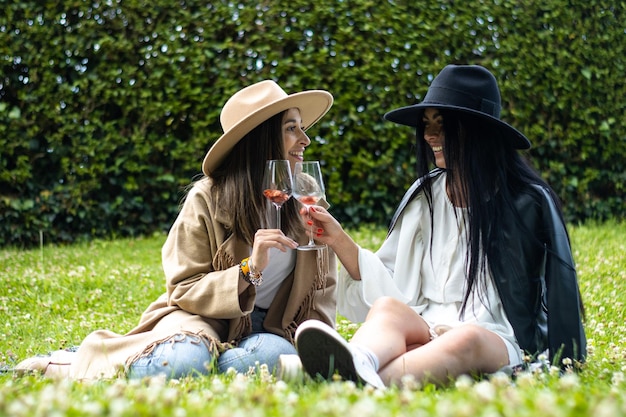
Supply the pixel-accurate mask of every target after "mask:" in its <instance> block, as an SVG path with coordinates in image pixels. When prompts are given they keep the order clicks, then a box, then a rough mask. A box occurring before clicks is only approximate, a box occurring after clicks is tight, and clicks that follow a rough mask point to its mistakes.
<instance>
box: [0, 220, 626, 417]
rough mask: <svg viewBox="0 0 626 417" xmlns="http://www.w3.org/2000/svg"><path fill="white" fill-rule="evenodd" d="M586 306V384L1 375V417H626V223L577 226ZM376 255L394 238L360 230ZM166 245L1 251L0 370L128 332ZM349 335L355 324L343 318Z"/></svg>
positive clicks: (158, 277)
mask: <svg viewBox="0 0 626 417" xmlns="http://www.w3.org/2000/svg"><path fill="white" fill-rule="evenodd" d="M570 232H571V236H572V246H573V248H574V257H575V259H576V262H577V265H578V270H579V277H580V285H581V291H582V293H583V298H584V301H585V304H586V308H587V321H586V323H585V326H586V332H587V336H588V339H589V356H588V363H587V364H586V366H585V369H584V371H583V372H582V373H580V374H568V375H566V376H564V377H560V378H559V377H557V376H555V375H553V374H552V373H551V372H549V371H548V372H543V373H535V374H523V375H522V376H521V377H520V378H518V379H517V380H515V381H511V380H510V379H509V378H507V377H504V376H497V377H495V378H492V379H490V380H488V381H487V380H484V381H473V380H470V379H468V378H460V379H459V380H458V381H457V382H456V384H455V385H453V386H451V387H449V388H445V389H435V388H434V387H432V386H426V387H422V388H420V387H410V386H409V387H405V388H403V389H398V388H392V389H388V390H385V391H375V390H372V389H370V388H367V387H365V388H363V387H358V386H355V385H354V384H352V383H350V382H342V381H336V382H332V383H318V382H309V383H305V384H300V383H284V382H277V381H275V380H274V379H273V377H272V376H271V375H269V374H268V373H267V372H265V371H264V370H261V371H260V372H257V373H256V374H251V375H230V374H227V375H216V376H209V377H203V378H197V379H184V380H179V381H169V382H166V381H163V380H160V379H152V380H147V381H140V382H137V381H125V380H115V381H98V382H95V383H94V382H92V383H85V382H83V383H81V382H72V381H52V380H48V379H44V378H41V377H37V376H27V377H15V376H13V375H12V374H3V375H0V416H5V415H6V416H63V415H69V416H104V415H115V416H187V415H189V416H192V415H211V416H215V417H220V416H224V417H238V416H242V417H243V416H246V417H247V416H252V417H254V416H281V417H289V416H342V417H345V416H348V415H350V416H352V415H358V416H359V417H369V416H376V417H379V416H380V417H385V416H404V415H406V416H409V415H410V416H455V417H456V416H468V417H470V416H472V417H474V416H542V417H544V416H546V417H547V416H581V415H593V416H596V417H605V416H606V417H613V416H626V394H625V391H626V381H625V378H624V374H625V373H626V326H625V324H624V323H625V318H626V309H625V308H624V305H625V302H626V223H616V222H607V223H604V224H586V225H581V226H574V227H571V228H570ZM352 234H353V236H355V237H356V240H357V241H359V242H360V243H361V244H362V245H363V246H366V247H369V248H372V249H376V248H377V247H378V246H379V245H380V243H381V242H382V240H383V239H384V236H385V231H384V230H382V229H376V228H363V229H361V230H357V231H353V233H352ZM164 239H165V237H164V236H162V235H156V236H153V237H150V238H142V239H126V240H116V241H94V242H91V243H85V244H78V245H73V246H66V247H57V246H48V245H43V247H42V248H38V249H35V250H29V251H23V250H14V249H5V250H0V283H1V287H0V366H1V365H7V366H11V365H13V364H15V363H16V362H18V361H20V360H21V359H24V358H26V357H29V356H32V355H35V354H38V353H45V352H48V351H51V350H55V349H60V348H64V347H68V346H72V345H77V344H79V343H80V342H81V340H82V339H83V337H85V336H86V335H87V334H88V333H89V332H91V331H93V330H96V329H110V330H114V331H117V332H119V333H124V332H126V331H128V330H130V329H131V328H132V327H133V326H134V325H135V324H136V323H137V321H138V319H139V316H140V314H141V313H142V312H143V310H144V309H145V308H146V306H147V305H148V304H149V303H150V302H151V301H152V300H154V299H155V298H156V297H157V296H158V295H160V294H161V293H162V291H163V290H164V288H165V287H164V285H165V284H164V278H163V274H162V271H161V265H160V247H161V245H162V243H163V241H164ZM338 327H339V330H340V332H341V333H342V334H344V335H345V336H346V337H350V336H351V335H352V333H353V332H354V330H355V329H356V327H357V325H356V324H354V323H350V322H348V321H347V320H344V319H342V320H340V323H339V326H338Z"/></svg>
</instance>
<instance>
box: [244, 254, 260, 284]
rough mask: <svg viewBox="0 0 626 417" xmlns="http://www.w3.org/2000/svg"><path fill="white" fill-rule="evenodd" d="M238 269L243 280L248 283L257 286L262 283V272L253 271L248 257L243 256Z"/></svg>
mask: <svg viewBox="0 0 626 417" xmlns="http://www.w3.org/2000/svg"><path fill="white" fill-rule="evenodd" d="M239 271H240V272H241V276H242V278H243V280H244V281H246V282H247V283H248V284H252V285H254V286H255V287H257V286H259V285H261V284H262V283H263V273H261V272H257V271H255V269H254V266H252V264H251V263H250V258H245V259H244V260H242V261H241V263H240V264H239Z"/></svg>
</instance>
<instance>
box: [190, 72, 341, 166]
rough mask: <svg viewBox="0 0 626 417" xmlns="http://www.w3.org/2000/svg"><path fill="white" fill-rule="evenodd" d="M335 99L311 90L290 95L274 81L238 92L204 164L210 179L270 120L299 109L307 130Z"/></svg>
mask: <svg viewBox="0 0 626 417" xmlns="http://www.w3.org/2000/svg"><path fill="white" fill-rule="evenodd" d="M332 105H333V96H332V95H331V94H330V93H329V92H328V91H324V90H308V91H302V92H300V93H294V94H290V95H288V94H287V93H285V92H284V91H283V89H282V88H280V86H279V85H278V84H276V83H275V82H274V81H271V80H265V81H261V82H258V83H256V84H252V85H250V86H248V87H246V88H244V89H242V90H239V91H238V92H236V93H235V94H234V95H233V96H232V97H231V98H229V99H228V101H227V102H226V104H224V107H223V108H222V113H221V114H220V123H221V125H222V130H223V131H224V134H223V135H222V136H221V137H220V138H219V139H218V140H217V141H215V143H214V144H213V146H211V149H209V151H208V152H207V154H206V156H205V157H204V162H203V163H202V172H204V174H205V175H210V174H211V173H212V172H213V171H214V170H215V169H216V168H217V167H218V166H219V165H220V164H221V163H222V161H223V160H224V158H225V157H226V155H228V153H229V152H230V151H231V150H232V149H233V147H234V146H235V145H236V144H237V142H239V141H240V140H241V139H242V138H243V137H244V136H245V135H246V134H247V133H249V132H250V131H252V129H254V128H255V127H257V126H258V125H260V124H261V123H263V122H264V121H266V120H267V119H269V118H270V117H272V116H274V115H276V114H278V113H280V112H282V111H285V110H288V109H291V108H293V107H297V108H298V109H300V116H301V117H302V125H303V126H304V130H307V129H308V128H310V127H311V126H312V125H314V124H315V123H316V122H317V121H318V120H319V119H321V118H322V116H324V115H325V114H326V112H328V110H329V109H330V107H331V106H332Z"/></svg>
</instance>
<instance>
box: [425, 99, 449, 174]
mask: <svg viewBox="0 0 626 417" xmlns="http://www.w3.org/2000/svg"><path fill="white" fill-rule="evenodd" d="M422 123H423V124H424V140H425V141H426V143H427V144H428V145H429V146H430V148H431V149H432V151H433V154H434V155H435V165H436V166H437V167H438V168H446V159H445V158H444V154H443V150H444V147H445V144H446V135H445V132H444V130H443V116H442V115H441V113H439V110H437V109H434V108H431V107H428V108H427V109H425V110H424V115H423V117H422Z"/></svg>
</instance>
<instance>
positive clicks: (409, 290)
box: [337, 174, 521, 362]
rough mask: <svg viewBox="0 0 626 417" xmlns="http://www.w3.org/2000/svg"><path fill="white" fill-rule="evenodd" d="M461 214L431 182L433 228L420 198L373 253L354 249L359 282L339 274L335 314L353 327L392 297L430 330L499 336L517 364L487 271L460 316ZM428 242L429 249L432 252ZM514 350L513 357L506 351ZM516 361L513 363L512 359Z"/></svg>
mask: <svg viewBox="0 0 626 417" xmlns="http://www.w3.org/2000/svg"><path fill="white" fill-rule="evenodd" d="M465 210H466V209H463V208H458V207H454V206H453V205H452V203H451V202H450V200H449V199H448V195H447V192H446V176H445V174H442V175H440V176H439V177H438V178H436V179H435V180H434V181H433V222H434V230H433V229H431V217H430V214H429V208H428V203H427V201H426V197H425V196H424V193H420V194H419V195H418V196H417V197H416V198H415V199H414V200H413V201H411V202H410V203H409V204H407V206H406V208H405V209H404V211H403V213H402V214H401V215H400V217H399V218H398V221H397V223H396V225H395V227H394V229H393V230H392V232H391V234H390V235H389V236H388V238H387V239H386V240H385V242H384V243H383V244H382V246H381V247H380V249H379V250H378V251H377V252H376V253H373V252H371V251H369V250H366V249H363V248H360V249H359V269H360V272H361V280H360V281H357V280H353V279H352V278H351V277H350V276H349V275H348V274H347V272H346V271H345V270H344V269H343V268H342V271H341V272H340V274H339V285H338V294H337V303H338V310H339V313H340V314H342V315H344V316H345V317H346V318H348V319H349V320H352V321H356V322H362V321H364V320H365V316H366V315H367V312H368V311H369V308H370V307H371V305H372V303H373V302H374V301H375V300H376V299H377V298H380V297H382V296H391V297H394V298H396V299H399V300H401V301H403V302H404V303H406V304H407V305H409V306H411V307H412V308H413V310H415V311H416V312H417V313H418V314H420V315H421V316H422V317H423V318H424V320H425V321H426V322H427V323H428V324H429V326H431V328H432V327H434V326H436V325H448V326H452V327H455V326H458V325H460V324H462V323H474V324H476V325H479V326H482V327H483V328H486V329H488V330H491V331H493V332H494V333H496V334H498V335H500V336H501V337H502V338H503V339H504V340H505V342H507V348H508V349H509V357H510V359H511V361H512V362H513V361H517V360H518V359H521V358H520V357H519V356H520V354H519V353H518V352H519V346H518V344H517V342H516V340H515V335H514V333H513V328H512V326H511V324H510V323H509V321H508V320H507V317H506V314H505V312H504V308H503V306H502V302H501V300H500V297H499V295H498V293H497V290H496V288H495V285H494V283H493V280H492V278H491V275H490V271H487V274H488V276H487V277H486V278H487V279H486V280H485V281H486V288H484V287H485V285H483V284H482V282H480V283H478V284H477V285H476V286H475V287H478V290H479V291H481V295H480V296H479V295H478V293H476V288H475V290H474V291H473V294H472V295H470V297H469V299H468V302H467V306H466V308H465V314H464V315H461V313H460V310H461V305H462V302H463V295H464V293H465V276H466V262H465V261H466V249H467V240H466V237H467V231H466V230H465V224H464V222H463V219H462V216H463V214H465ZM431 238H432V248H431ZM512 348H513V350H516V351H515V352H512V351H511V349H512ZM514 353H515V354H516V356H518V358H512V357H511V355H512V354H514Z"/></svg>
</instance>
